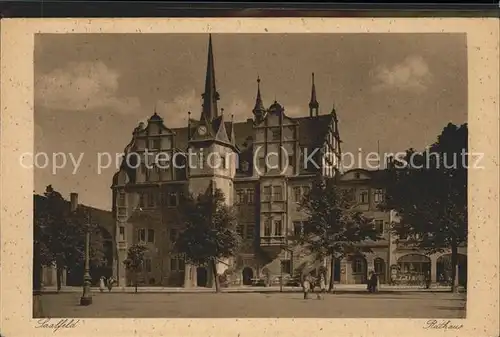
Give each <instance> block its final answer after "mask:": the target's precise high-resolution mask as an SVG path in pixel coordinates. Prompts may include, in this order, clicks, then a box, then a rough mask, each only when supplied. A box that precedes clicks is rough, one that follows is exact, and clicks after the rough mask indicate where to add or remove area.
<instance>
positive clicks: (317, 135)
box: [295, 114, 333, 146]
mask: <svg viewBox="0 0 500 337" xmlns="http://www.w3.org/2000/svg"><path fill="white" fill-rule="evenodd" d="M295 120H296V121H297V122H298V123H299V144H300V145H302V146H319V145H321V144H322V143H323V140H324V137H325V135H326V132H327V131H328V128H329V126H330V124H331V122H332V120H333V115H330V114H328V115H319V116H316V117H300V118H295Z"/></svg>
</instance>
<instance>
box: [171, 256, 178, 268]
mask: <svg viewBox="0 0 500 337" xmlns="http://www.w3.org/2000/svg"><path fill="white" fill-rule="evenodd" d="M178 268H179V266H178V264H177V259H176V258H171V259H170V270H172V271H177V270H178Z"/></svg>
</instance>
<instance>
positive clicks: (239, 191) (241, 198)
mask: <svg viewBox="0 0 500 337" xmlns="http://www.w3.org/2000/svg"><path fill="white" fill-rule="evenodd" d="M244 197H245V190H242V189H237V190H236V203H237V204H243V201H244Z"/></svg>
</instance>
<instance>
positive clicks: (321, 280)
mask: <svg viewBox="0 0 500 337" xmlns="http://www.w3.org/2000/svg"><path fill="white" fill-rule="evenodd" d="M324 293H326V275H325V274H324V273H321V274H320V275H319V292H318V296H317V298H318V300H321V299H323V294H324Z"/></svg>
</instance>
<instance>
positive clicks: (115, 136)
mask: <svg viewBox="0 0 500 337" xmlns="http://www.w3.org/2000/svg"><path fill="white" fill-rule="evenodd" d="M212 40H213V49H214V59H215V74H216V83H217V89H218V91H219V93H220V101H219V108H224V114H227V115H234V119H235V120H236V121H245V120H246V119H247V118H251V117H252V112H251V111H252V108H253V106H254V102H255V95H256V90H257V82H256V80H257V77H258V76H259V77H260V79H261V93H262V98H263V100H264V104H265V105H266V106H269V105H271V104H272V103H273V101H274V100H277V101H278V102H279V103H280V104H282V105H283V106H284V108H285V114H287V115H288V116H290V117H294V116H307V115H308V114H309V108H308V103H309V98H310V94H311V73H312V72H314V73H315V83H316V90H317V97H318V101H319V104H320V114H326V113H329V112H330V111H331V109H332V107H333V106H335V109H336V111H337V114H338V118H339V131H340V136H341V139H342V141H343V148H342V150H343V152H344V153H350V154H353V155H354V156H355V158H356V160H355V161H354V162H353V161H352V160H351V159H352V157H349V158H347V157H346V158H347V159H346V160H349V165H351V167H353V168H354V167H357V166H362V167H363V166H365V164H364V162H363V161H361V162H359V161H358V160H357V158H359V154H360V153H362V154H363V155H366V154H367V153H369V152H379V153H381V154H383V153H395V152H399V151H404V150H406V149H408V148H410V147H412V148H415V149H417V150H423V149H424V148H425V147H426V146H428V145H430V144H432V143H433V142H435V141H436V138H437V136H438V135H439V134H440V132H441V130H442V129H443V127H444V126H445V125H446V124H448V123H449V122H451V123H454V124H462V123H465V122H467V45H466V36H465V34H447V33H446V34H445V33H432V34H396V33H390V34H389V33H387V34H378V33H377V34H374V33H365V34H212ZM207 46H208V35H207V34H38V35H36V38H35V53H34V55H35V62H34V67H35V68H34V71H35V116H34V119H35V153H45V154H46V155H47V157H46V158H48V159H49V160H48V161H47V162H46V161H45V160H44V157H43V156H42V155H39V156H38V157H37V158H38V159H39V160H38V162H37V163H36V166H37V168H36V169H35V193H43V191H44V190H45V186H47V185H49V184H51V185H52V186H53V187H54V188H55V189H56V190H58V191H59V192H61V193H62V194H63V195H64V196H65V197H67V198H69V193H71V192H76V193H78V194H79V201H80V202H81V203H84V204H87V205H91V206H94V207H98V208H101V209H111V196H112V193H111V183H112V177H113V174H114V173H115V172H116V170H117V167H116V166H117V163H119V160H116V159H115V158H116V156H117V155H120V154H121V153H122V152H123V150H124V148H125V146H126V145H127V144H128V143H129V142H130V140H131V137H132V131H133V129H134V127H136V126H137V124H138V123H139V122H140V121H146V120H147V118H149V117H150V116H151V115H152V114H153V113H154V111H155V109H156V111H157V112H158V114H159V115H160V116H162V117H163V119H164V122H165V124H166V126H167V127H182V126H186V124H187V118H188V111H191V113H192V116H193V117H194V118H198V117H199V115H200V113H201V94H202V92H203V89H204V80H205V70H206V59H207ZM360 149H361V150H360ZM98 153H109V154H110V155H109V157H108V156H107V155H104V154H103V155H101V158H102V159H101V163H100V164H99V162H98ZM63 158H66V165H64V159H63ZM110 158H111V160H110V161H109V160H108V159H110ZM79 160H80V161H79ZM54 163H57V164H58V165H59V166H64V167H63V168H57V167H56V166H55V164H54ZM57 164H56V165H57ZM99 166H100V167H102V169H100V170H99Z"/></svg>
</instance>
